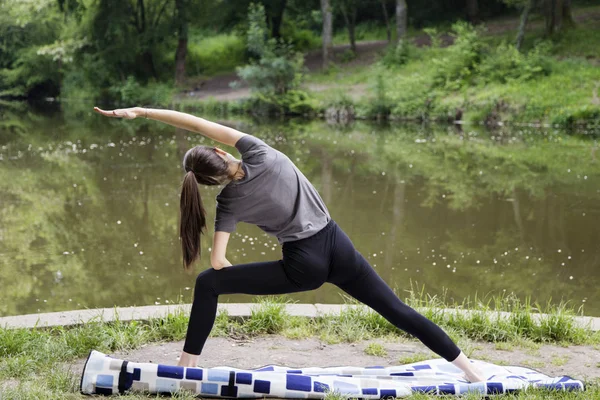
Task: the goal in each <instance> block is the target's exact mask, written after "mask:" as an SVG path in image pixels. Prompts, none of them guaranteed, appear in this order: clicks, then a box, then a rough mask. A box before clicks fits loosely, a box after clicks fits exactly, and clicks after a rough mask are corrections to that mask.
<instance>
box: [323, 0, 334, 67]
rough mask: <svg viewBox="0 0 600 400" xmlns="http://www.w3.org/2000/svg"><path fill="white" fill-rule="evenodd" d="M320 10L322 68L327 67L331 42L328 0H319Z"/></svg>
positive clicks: (331, 24) (331, 27)
mask: <svg viewBox="0 0 600 400" xmlns="http://www.w3.org/2000/svg"><path fill="white" fill-rule="evenodd" d="M321 12H322V13H323V69H327V68H328V67H329V61H330V60H329V57H330V56H331V55H332V53H331V50H332V42H333V16H332V12H331V5H330V3H329V0H321Z"/></svg>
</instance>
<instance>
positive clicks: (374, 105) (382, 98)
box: [367, 74, 392, 119]
mask: <svg viewBox="0 0 600 400" xmlns="http://www.w3.org/2000/svg"><path fill="white" fill-rule="evenodd" d="M373 91H374V92H375V97H374V98H373V99H372V101H371V102H369V106H368V108H367V116H369V117H374V118H377V119H383V118H388V116H389V115H390V112H391V111H392V102H391V101H390V99H389V98H388V95H387V93H386V84H385V78H384V77H383V75H382V74H378V75H377V77H376V81H375V85H374V87H373Z"/></svg>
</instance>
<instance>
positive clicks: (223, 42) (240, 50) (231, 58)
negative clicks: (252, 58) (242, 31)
mask: <svg viewBox="0 0 600 400" xmlns="http://www.w3.org/2000/svg"><path fill="white" fill-rule="evenodd" d="M245 61H246V49H245V47H244V41H243V40H242V38H240V37H239V36H236V35H233V34H229V35H217V36H213V37H207V38H202V39H192V40H190V42H189V43H188V56H187V60H186V64H187V70H188V72H189V73H188V75H189V76H192V75H200V74H202V75H215V74H216V73H218V72H224V71H233V70H234V69H235V68H236V67H237V66H240V65H242V64H243V63H244V62H245Z"/></svg>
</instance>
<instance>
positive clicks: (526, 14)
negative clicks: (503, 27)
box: [515, 0, 536, 50]
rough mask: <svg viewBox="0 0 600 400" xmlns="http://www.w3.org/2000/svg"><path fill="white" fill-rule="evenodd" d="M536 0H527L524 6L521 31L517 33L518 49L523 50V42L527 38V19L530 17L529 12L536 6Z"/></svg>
mask: <svg viewBox="0 0 600 400" xmlns="http://www.w3.org/2000/svg"><path fill="white" fill-rule="evenodd" d="M535 1H536V0H527V1H526V3H525V6H524V8H523V12H522V13H521V22H520V23H519V31H518V33H517V43H516V45H515V46H516V47H517V50H521V45H522V44H523V39H524V38H525V27H526V26H527V21H528V19H529V13H531V9H532V8H533V7H534V6H535Z"/></svg>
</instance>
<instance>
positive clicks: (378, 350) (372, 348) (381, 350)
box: [365, 343, 387, 357]
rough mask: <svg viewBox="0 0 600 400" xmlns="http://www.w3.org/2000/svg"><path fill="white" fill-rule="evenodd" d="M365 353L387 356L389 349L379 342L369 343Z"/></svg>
mask: <svg viewBox="0 0 600 400" xmlns="http://www.w3.org/2000/svg"><path fill="white" fill-rule="evenodd" d="M365 354H368V355H370V356H377V357H386V356H387V350H386V349H385V347H383V346H382V345H381V344H379V343H369V344H368V345H367V347H365Z"/></svg>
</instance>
